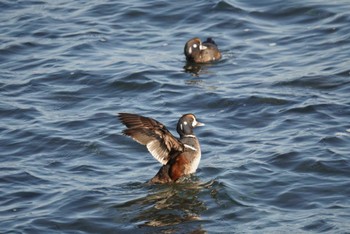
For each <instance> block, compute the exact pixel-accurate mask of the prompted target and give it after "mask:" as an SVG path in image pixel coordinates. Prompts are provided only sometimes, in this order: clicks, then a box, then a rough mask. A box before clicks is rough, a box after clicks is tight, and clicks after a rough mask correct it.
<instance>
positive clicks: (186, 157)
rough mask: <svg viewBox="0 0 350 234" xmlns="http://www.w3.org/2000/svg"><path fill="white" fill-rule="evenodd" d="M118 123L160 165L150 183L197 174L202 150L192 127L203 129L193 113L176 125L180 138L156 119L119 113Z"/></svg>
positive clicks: (186, 115)
mask: <svg viewBox="0 0 350 234" xmlns="http://www.w3.org/2000/svg"><path fill="white" fill-rule="evenodd" d="M119 119H120V121H121V122H122V123H123V124H124V125H125V126H126V127H127V128H126V129H125V130H123V134H124V135H126V136H130V137H131V138H132V139H133V140H135V141H136V142H138V143H140V144H142V145H145V146H146V147H147V149H148V151H149V152H150V153H151V154H152V156H153V157H154V158H155V159H157V160H158V161H159V162H160V163H161V164H163V166H162V167H161V168H160V170H159V171H158V173H157V174H156V175H155V176H154V177H153V178H152V179H151V180H150V181H149V182H150V183H151V184H154V183H169V182H176V181H177V180H178V179H179V178H181V177H183V176H185V175H189V174H192V173H194V172H196V170H197V168H198V165H199V161H200V159H201V149H200V145H199V141H198V139H197V137H196V136H195V135H194V133H193V128H195V127H198V126H203V125H204V124H203V123H200V122H198V121H197V118H196V116H195V115H194V114H185V115H183V116H182V117H181V118H180V119H179V121H178V123H177V128H176V130H177V132H178V134H179V135H180V138H176V137H175V136H173V135H172V134H171V133H170V132H169V131H168V129H167V128H166V127H165V126H164V125H163V124H162V123H160V122H158V121H157V120H155V119H152V118H148V117H144V116H141V115H137V114H130V113H119Z"/></svg>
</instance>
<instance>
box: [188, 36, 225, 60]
mask: <svg viewBox="0 0 350 234" xmlns="http://www.w3.org/2000/svg"><path fill="white" fill-rule="evenodd" d="M184 53H185V56H186V60H187V61H189V62H195V63H209V62H213V61H217V60H219V59H221V53H220V51H219V49H218V47H217V45H216V43H215V41H214V40H213V39H211V38H207V40H206V41H205V42H203V43H202V42H201V40H200V39H199V38H198V37H195V38H192V39H191V40H189V41H188V42H187V43H186V45H185V48H184Z"/></svg>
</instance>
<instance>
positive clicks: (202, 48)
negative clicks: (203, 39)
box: [199, 44, 208, 50]
mask: <svg viewBox="0 0 350 234" xmlns="http://www.w3.org/2000/svg"><path fill="white" fill-rule="evenodd" d="M207 48H208V47H206V46H204V45H202V44H200V45H199V49H200V50H206V49H207Z"/></svg>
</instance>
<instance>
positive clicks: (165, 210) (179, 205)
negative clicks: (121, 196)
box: [127, 175, 213, 233]
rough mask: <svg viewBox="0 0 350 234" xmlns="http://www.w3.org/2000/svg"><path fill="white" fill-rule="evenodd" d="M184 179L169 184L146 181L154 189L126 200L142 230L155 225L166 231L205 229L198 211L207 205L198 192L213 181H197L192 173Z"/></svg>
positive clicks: (151, 229) (150, 229)
mask: <svg viewBox="0 0 350 234" xmlns="http://www.w3.org/2000/svg"><path fill="white" fill-rule="evenodd" d="M184 180H185V181H183V182H182V183H176V184H171V185H169V184H163V185H151V186H150V185H146V186H150V188H151V189H152V191H153V192H152V193H151V194H148V195H147V196H146V197H143V198H139V199H137V200H133V201H129V202H128V204H127V207H129V208H130V209H132V210H133V212H134V213H135V217H134V218H133V219H132V220H131V221H132V222H134V223H136V224H137V225H138V227H139V228H142V229H144V231H147V230H149V231H160V229H158V228H161V231H162V232H166V233H192V232H195V233H205V231H204V230H203V228H202V226H201V221H200V220H201V218H200V215H201V213H203V212H204V211H205V210H207V207H206V205H205V203H204V202H203V201H201V200H200V199H199V197H200V195H199V194H200V192H201V191H202V190H203V189H207V188H208V187H210V186H211V185H212V183H213V182H208V183H205V184H200V182H199V181H198V180H197V181H195V180H196V178H195V176H194V175H192V176H190V177H189V178H185V179H184ZM135 210H137V212H138V213H137V214H136V212H135ZM155 228H156V229H155Z"/></svg>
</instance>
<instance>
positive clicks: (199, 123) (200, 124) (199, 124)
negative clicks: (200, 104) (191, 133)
mask: <svg viewBox="0 0 350 234" xmlns="http://www.w3.org/2000/svg"><path fill="white" fill-rule="evenodd" d="M204 125H205V124H204V123H201V122H198V121H197V124H196V127H200V126H204Z"/></svg>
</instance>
